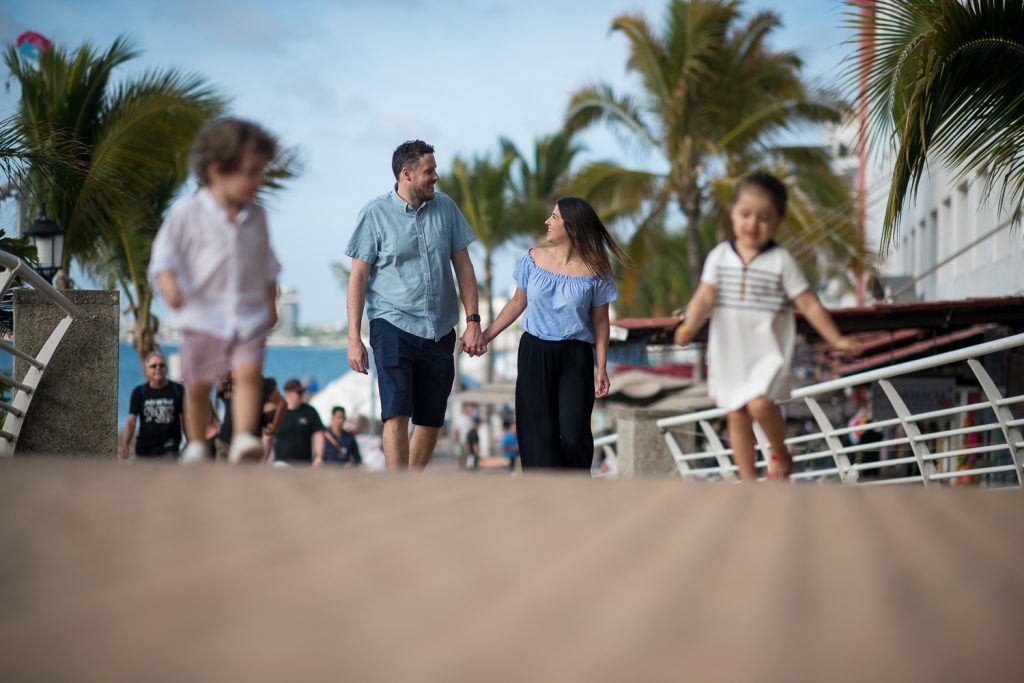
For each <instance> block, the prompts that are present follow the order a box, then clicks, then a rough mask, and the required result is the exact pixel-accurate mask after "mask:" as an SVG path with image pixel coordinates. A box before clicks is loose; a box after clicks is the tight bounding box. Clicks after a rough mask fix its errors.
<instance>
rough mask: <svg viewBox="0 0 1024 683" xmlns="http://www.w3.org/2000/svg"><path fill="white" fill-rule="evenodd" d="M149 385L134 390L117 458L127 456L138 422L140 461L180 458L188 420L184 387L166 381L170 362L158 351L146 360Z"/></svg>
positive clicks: (136, 449) (136, 453) (137, 447)
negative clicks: (184, 428)
mask: <svg viewBox="0 0 1024 683" xmlns="http://www.w3.org/2000/svg"><path fill="white" fill-rule="evenodd" d="M145 372H146V383H145V384H140V385H139V386H137V387H135V389H134V390H132V397H131V401H130V402H129V404H128V405H129V408H128V420H127V421H125V424H124V433H123V435H122V438H121V443H120V444H119V448H118V455H120V456H121V457H122V458H127V457H128V452H129V450H130V449H131V443H132V438H133V437H134V436H135V423H136V421H137V420H139V419H140V418H141V420H142V421H141V422H140V423H139V435H138V438H136V439H135V455H137V456H139V457H141V458H160V457H175V458H176V457H178V451H180V450H181V437H182V433H183V427H184V423H185V421H184V420H183V419H182V418H183V416H184V413H185V387H183V386H181V385H180V384H178V383H177V382H172V381H170V380H168V379H167V359H166V358H164V356H163V354H161V353H159V352H153V353H151V354H149V355H148V356H147V357H146V363H145Z"/></svg>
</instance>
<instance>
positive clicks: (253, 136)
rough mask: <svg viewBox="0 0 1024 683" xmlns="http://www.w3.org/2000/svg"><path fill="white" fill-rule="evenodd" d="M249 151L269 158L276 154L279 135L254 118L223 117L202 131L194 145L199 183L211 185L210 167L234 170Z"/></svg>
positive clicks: (194, 158) (193, 158) (195, 165)
mask: <svg viewBox="0 0 1024 683" xmlns="http://www.w3.org/2000/svg"><path fill="white" fill-rule="evenodd" d="M246 152H252V153H253V154H255V155H257V156H259V157H262V158H264V159H266V160H267V161H268V162H269V161H270V160H272V159H273V158H274V157H275V156H277V138H275V137H274V136H273V135H271V134H270V133H268V132H267V131H266V130H264V129H263V128H262V127H260V126H259V125H258V124H255V123H253V122H252V121H244V120H242V119H235V118H221V119H217V120H215V121H212V122H210V123H208V124H206V125H205V126H203V129H202V130H201V131H199V135H198V136H196V141H195V144H194V145H192V168H193V169H194V170H195V172H196V176H198V177H199V184H200V185H209V184H210V167H211V166H216V167H217V170H218V171H220V172H221V173H232V172H234V171H237V170H238V167H239V166H241V164H242V158H243V157H244V156H245V153H246Z"/></svg>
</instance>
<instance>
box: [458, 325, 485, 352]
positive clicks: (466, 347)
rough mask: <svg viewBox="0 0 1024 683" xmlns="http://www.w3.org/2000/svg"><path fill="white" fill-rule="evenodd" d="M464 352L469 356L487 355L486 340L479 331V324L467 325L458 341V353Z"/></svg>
mask: <svg viewBox="0 0 1024 683" xmlns="http://www.w3.org/2000/svg"><path fill="white" fill-rule="evenodd" d="M463 351H465V352H466V353H468V354H469V355H470V356H482V355H484V354H485V353H487V339H486V337H485V336H484V333H483V332H481V331H480V324H479V323H469V324H468V325H467V326H466V331H465V333H463V335H462V338H461V339H459V353H462V352H463Z"/></svg>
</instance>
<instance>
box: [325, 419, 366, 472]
mask: <svg viewBox="0 0 1024 683" xmlns="http://www.w3.org/2000/svg"><path fill="white" fill-rule="evenodd" d="M324 462H325V463H327V464H329V465H341V466H343V467H359V466H360V465H362V464H363V458H362V456H361V455H360V454H359V444H358V443H357V442H356V435H355V434H353V433H352V432H350V431H347V430H346V429H345V409H344V408H342V407H341V406H335V407H334V408H332V409H331V426H330V428H329V429H326V430H324Z"/></svg>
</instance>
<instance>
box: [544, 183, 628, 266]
mask: <svg viewBox="0 0 1024 683" xmlns="http://www.w3.org/2000/svg"><path fill="white" fill-rule="evenodd" d="M555 203H556V204H557V205H558V211H559V212H560V213H561V214H562V220H563V221H564V222H565V232H566V234H567V235H569V240H570V241H571V242H572V247H573V249H575V250H576V255H577V256H579V258H580V260H581V261H583V262H584V263H586V264H587V266H588V267H589V268H590V270H591V271H593V273H594V275H596V276H598V277H600V278H601V279H602V280H610V279H611V278H612V262H611V256H612V255H614V256H615V258H616V260H618V262H619V263H622V264H626V263H629V257H628V256H626V252H624V251H623V250H622V247H620V246H619V244H618V242H616V241H615V238H614V237H612V235H611V233H610V232H608V228H606V227H604V223H602V222H601V219H600V218H598V216H597V212H596V211H594V207H592V206H591V205H590V203H589V202H587V201H586V200H584V199H580V198H579V197H562V198H561V199H559V200H558V201H557V202H555Z"/></svg>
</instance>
